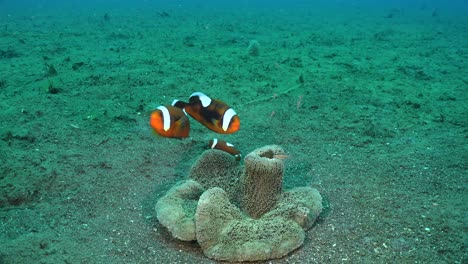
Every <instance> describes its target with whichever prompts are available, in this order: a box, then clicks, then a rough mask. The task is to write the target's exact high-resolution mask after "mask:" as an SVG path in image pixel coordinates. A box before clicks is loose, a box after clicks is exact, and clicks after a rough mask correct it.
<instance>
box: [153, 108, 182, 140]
mask: <svg viewBox="0 0 468 264" xmlns="http://www.w3.org/2000/svg"><path fill="white" fill-rule="evenodd" d="M175 102H176V100H174V102H173V105H166V106H163V105H161V106H159V107H158V108H157V109H156V110H155V111H153V112H152V113H151V116H150V125H151V127H152V128H153V129H154V131H155V132H156V133H158V134H159V135H161V136H163V137H170V138H186V137H188V136H189V132H190V123H189V120H188V117H187V115H186V114H185V112H184V110H183V109H181V108H179V107H175V106H174V103H175Z"/></svg>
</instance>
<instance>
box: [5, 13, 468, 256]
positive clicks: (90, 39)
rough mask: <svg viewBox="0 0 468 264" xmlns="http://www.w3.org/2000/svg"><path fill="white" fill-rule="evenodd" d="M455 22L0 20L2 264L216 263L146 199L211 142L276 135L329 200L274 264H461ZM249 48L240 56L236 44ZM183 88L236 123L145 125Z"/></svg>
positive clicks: (459, 77) (460, 99)
mask: <svg viewBox="0 0 468 264" xmlns="http://www.w3.org/2000/svg"><path fill="white" fill-rule="evenodd" d="M467 22H468V20H467V18H466V16H465V17H463V16H459V17H457V16H449V14H444V13H443V12H438V13H435V14H434V13H433V12H431V11H430V10H428V9H420V10H419V9H418V10H412V11H406V12H405V11H404V10H399V9H393V10H389V9H379V10H373V11H372V12H369V11H366V10H360V9H358V8H356V9H352V10H349V11H348V12H343V10H341V11H340V12H339V13H337V12H335V11H334V10H314V9H311V10H306V9H303V10H292V9H291V10H288V9H276V10H268V9H249V10H243V9H237V10H235V11H226V10H213V9H195V8H194V9H177V8H169V9H148V10H144V11H143V10H136V9H135V10H133V9H128V10H119V9H112V10H109V11H106V10H85V11H81V12H75V13H73V12H57V11H53V12H52V11H51V12H49V13H47V12H40V13H39V12H19V11H15V12H11V13H9V14H5V15H2V16H0V139H1V140H0V149H1V151H0V157H1V163H0V166H1V174H0V219H1V224H0V245H1V246H0V263H214V262H213V261H211V260H209V259H207V258H206V257H205V256H203V253H202V252H201V250H200V248H199V246H198V245H196V244H191V243H181V242H179V241H176V240H174V239H173V238H171V236H170V234H169V233H168V232H167V231H166V230H165V229H164V228H163V227H162V226H161V225H160V224H159V223H158V222H157V219H156V217H155V211H154V205H155V203H156V201H157V199H159V198H160V197H161V196H162V195H164V194H165V192H166V191H167V190H168V189H169V188H170V186H172V185H173V184H174V183H175V182H177V181H180V180H182V179H184V178H185V177H186V176H187V173H188V171H189V169H190V167H191V165H192V164H193V163H194V161H195V160H196V159H197V157H198V156H199V155H200V154H201V153H202V152H203V150H204V148H205V145H206V144H207V142H208V140H209V139H211V138H213V137H218V138H222V139H224V140H227V141H229V142H231V143H234V144H235V145H236V146H238V147H239V148H240V149H241V150H242V152H243V153H244V154H246V153H248V152H250V151H252V150H253V149H255V148H258V147H261V146H264V145H269V144H277V145H280V146H282V147H283V148H284V149H285V150H286V151H287V152H288V155H289V159H287V160H286V172H285V183H284V184H285V187H286V188H291V187H295V186H307V185H308V186H312V187H314V188H317V189H318V190H319V191H320V192H321V194H322V195H323V196H324V199H325V201H326V202H325V206H326V210H325V211H324V213H323V214H322V216H321V219H320V221H319V222H318V224H316V226H315V227H314V228H312V229H311V230H310V231H308V232H307V233H306V241H305V243H304V245H303V246H302V247H301V248H299V249H298V250H296V251H294V252H293V253H292V254H290V255H288V256H286V257H285V258H283V259H281V260H273V261H271V263H286V262H287V263H466V262H467V261H468V259H467V254H466V234H465V232H466V217H465V215H466V210H467V207H466V204H467V190H466V186H467V185H466V184H467V178H466V166H467V160H468V157H467V153H468V152H467V139H466V137H467V126H466V125H467V120H468V118H467V86H468V77H467V76H468V72H467V59H468V55H467V54H468V53H467V52H468V44H467V43H468V42H467V40H468V23H467ZM252 40H256V41H257V42H258V43H259V53H258V54H257V56H254V55H256V54H252V53H249V52H248V50H247V48H248V45H249V42H250V41H252ZM195 91H202V92H205V93H206V94H208V95H210V96H212V97H214V98H218V99H221V100H223V101H225V102H227V103H229V104H230V105H231V106H232V107H233V108H234V109H235V110H236V111H237V113H238V114H239V116H240V118H241V122H242V123H241V130H240V131H239V132H238V133H235V134H232V135H216V134H214V133H213V132H210V131H209V130H207V129H206V128H204V127H203V126H201V125H199V124H197V123H196V122H192V124H191V125H192V131H191V138H190V139H184V140H174V139H166V138H161V137H157V136H154V135H153V134H152V132H151V129H150V127H149V125H148V118H149V113H150V112H151V110H153V109H154V108H156V107H157V106H158V105H160V104H170V103H171V102H172V100H173V99H175V98H178V99H187V98H188V96H189V95H190V94H191V93H192V92H195Z"/></svg>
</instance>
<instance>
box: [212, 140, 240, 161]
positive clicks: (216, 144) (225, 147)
mask: <svg viewBox="0 0 468 264" xmlns="http://www.w3.org/2000/svg"><path fill="white" fill-rule="evenodd" d="M208 147H209V148H211V149H219V150H222V151H225V152H227V153H229V154H231V155H233V156H234V157H236V160H240V159H241V157H242V155H241V153H240V151H239V150H238V149H236V148H235V147H234V145H233V144H231V143H228V142H226V141H224V140H219V139H216V138H214V139H212V140H210V142H209V143H208Z"/></svg>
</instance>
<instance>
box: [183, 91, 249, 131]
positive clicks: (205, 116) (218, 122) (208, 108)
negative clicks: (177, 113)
mask: <svg viewBox="0 0 468 264" xmlns="http://www.w3.org/2000/svg"><path fill="white" fill-rule="evenodd" d="M184 109H185V111H186V112H187V113H188V114H189V115H190V116H191V117H193V119H195V120H197V121H198V122H200V123H201V124H202V125H204V126H205V127H207V128H209V129H211V130H213V131H215V132H217V133H220V134H231V133H234V132H236V131H238V130H239V129H240V119H239V116H237V113H236V112H235V111H234V110H233V109H232V108H230V107H229V106H228V105H227V104H225V103H224V102H222V101H220V100H216V99H211V98H210V97H208V96H207V95H205V94H203V93H199V92H197V93H193V94H192V95H191V96H190V98H189V102H188V103H187V104H186V105H185V108H184Z"/></svg>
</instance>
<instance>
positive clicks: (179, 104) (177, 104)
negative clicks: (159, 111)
mask: <svg viewBox="0 0 468 264" xmlns="http://www.w3.org/2000/svg"><path fill="white" fill-rule="evenodd" d="M171 105H172V106H175V107H177V108H180V109H184V107H185V106H186V105H187V103H185V102H182V101H180V100H177V99H174V101H172V104H171Z"/></svg>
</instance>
